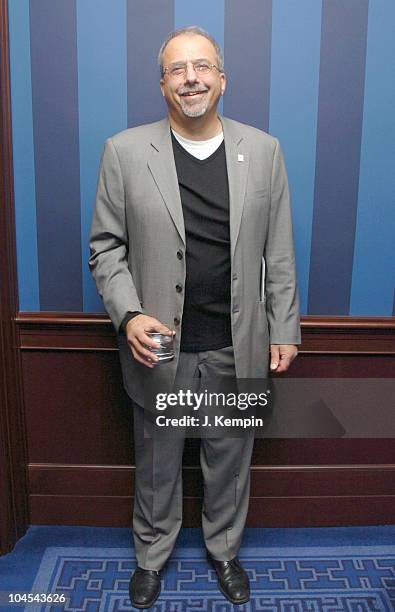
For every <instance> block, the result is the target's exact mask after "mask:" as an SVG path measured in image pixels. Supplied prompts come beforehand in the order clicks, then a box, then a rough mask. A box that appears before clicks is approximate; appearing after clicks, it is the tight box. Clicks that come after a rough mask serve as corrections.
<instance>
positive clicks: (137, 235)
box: [89, 117, 300, 404]
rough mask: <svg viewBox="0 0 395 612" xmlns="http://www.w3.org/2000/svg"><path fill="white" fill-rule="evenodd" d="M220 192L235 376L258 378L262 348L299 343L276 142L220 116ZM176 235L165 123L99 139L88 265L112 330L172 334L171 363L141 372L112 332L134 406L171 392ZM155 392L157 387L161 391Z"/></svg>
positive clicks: (178, 305) (176, 205) (179, 275)
mask: <svg viewBox="0 0 395 612" xmlns="http://www.w3.org/2000/svg"><path fill="white" fill-rule="evenodd" d="M221 122H222V126H223V132H224V140H225V151H226V162H227V169H228V180H229V193H230V237H231V266H232V287H231V317H232V337H233V347H234V353H235V365H236V373H237V376H238V377H239V378H260V377H264V376H266V374H267V368H268V353H269V344H270V343H272V344H299V343H300V323H299V304H298V292H297V287H296V275H295V259H294V249H293V237H292V225H291V212H290V201H289V191H288V181H287V175H286V170H285V166H284V160H283V155H282V152H281V149H280V145H279V143H278V140H277V139H276V138H273V137H271V136H269V135H268V134H266V133H265V132H262V131H260V130H257V129H255V128H253V127H251V126H247V125H244V124H242V123H239V122H236V121H233V120H231V119H226V118H224V117H221ZM179 249H181V250H182V251H183V252H184V253H185V228H184V220H183V213H182V205H181V199H180V192H179V187H178V182H177V174H176V168H175V162H174V156H173V149H172V142H171V136H170V126H169V122H168V119H167V118H166V119H163V120H161V121H158V122H156V123H152V124H149V125H142V126H139V127H136V128H131V129H128V130H124V131H123V132H120V133H119V134H116V135H115V136H113V137H112V138H109V139H108V140H107V141H106V143H105V146H104V151H103V155H102V159H101V164H100V172H99V180H98V187H97V197H96V207H95V211H94V215H93V221H92V226H91V233H90V253H91V255H90V258H89V267H90V270H91V273H92V275H93V278H94V279H95V282H96V285H97V289H98V292H99V294H100V295H101V297H102V299H103V303H104V306H105V309H106V310H107V312H108V314H109V316H110V318H111V321H112V323H113V325H114V327H115V329H116V331H117V332H119V331H120V324H121V322H122V319H123V318H124V316H125V314H126V312H127V311H129V310H130V311H136V310H141V311H142V312H143V313H145V314H148V315H150V316H153V317H156V318H157V319H159V320H160V321H161V322H163V323H165V324H167V325H168V326H170V327H173V328H174V329H176V331H177V335H176V339H175V359H174V360H173V361H171V362H168V363H166V364H161V365H160V366H157V367H156V368H154V369H149V368H147V367H146V366H143V365H141V364H139V363H137V362H136V361H135V360H134V358H133V355H132V353H131V351H130V349H129V346H128V344H127V341H126V337H125V336H124V335H123V334H118V346H119V350H120V359H121V365H122V373H123V381H124V385H125V388H126V391H127V392H128V394H129V395H130V396H131V397H132V398H133V399H134V400H135V401H136V402H138V403H140V404H143V385H144V384H145V383H148V384H151V383H152V382H155V383H158V384H161V385H166V386H169V387H170V386H171V385H172V384H173V381H174V377H175V373H176V369H177V363H178V356H179V346H180V329H181V326H178V327H175V326H174V318H178V319H180V320H181V319H182V313H183V299H184V296H183V293H182V292H181V293H178V292H177V291H176V288H175V287H176V285H177V284H181V285H183V286H184V285H185V274H186V269H185V257H183V258H182V259H178V258H177V251H178V250H179ZM161 390H162V389H161Z"/></svg>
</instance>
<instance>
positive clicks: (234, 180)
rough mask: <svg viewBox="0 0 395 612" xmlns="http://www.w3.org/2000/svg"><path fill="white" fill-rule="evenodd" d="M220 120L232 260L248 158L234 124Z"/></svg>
mask: <svg viewBox="0 0 395 612" xmlns="http://www.w3.org/2000/svg"><path fill="white" fill-rule="evenodd" d="M220 120H221V123H222V129H223V132H224V140H225V152H226V166H227V170H228V183H229V209H230V210H229V221H230V244H231V254H232V258H233V256H234V252H235V248H236V243H237V237H238V235H239V231H240V223H241V216H242V214H243V206H244V198H245V192H246V188H247V175H248V166H249V160H250V156H249V151H248V149H247V146H246V141H245V140H244V139H243V134H242V133H241V132H240V130H239V129H238V127H237V126H236V124H235V123H234V122H233V121H229V120H228V119H226V118H225V117H220Z"/></svg>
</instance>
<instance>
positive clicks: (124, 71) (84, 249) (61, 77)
mask: <svg viewBox="0 0 395 612" xmlns="http://www.w3.org/2000/svg"><path fill="white" fill-rule="evenodd" d="M9 18H10V61H11V103H12V130H13V131H12V133H13V155H14V160H13V161H14V181H15V184H14V188H15V214H16V239H17V266H18V285H19V301H20V310H21V311H40V310H42V311H45V310H51V311H71V312H78V311H84V312H103V307H102V303H101V300H100V298H99V296H98V295H97V291H96V287H95V285H94V283H93V280H92V278H91V276H90V274H89V271H88V266H87V259H88V255H89V251H88V243H87V242H88V235H89V228H90V223H91V217H92V211H93V206H94V196H95V190H96V181H97V171H98V165H99V159H100V154H101V149H102V145H103V142H104V140H105V139H106V138H107V137H108V136H110V135H111V134H113V133H115V132H118V131H120V130H122V129H125V128H126V127H128V126H134V125H138V124H140V123H144V122H149V121H154V120H156V119H159V118H160V117H162V116H163V114H164V113H165V112H166V107H165V105H164V101H163V98H162V96H161V95H160V91H159V86H158V80H159V74H158V69H157V66H156V56H157V52H158V48H159V46H160V44H161V42H162V40H163V38H164V37H165V36H166V34H167V33H168V32H169V31H171V30H172V29H174V28H178V27H181V26H184V25H191V24H197V25H200V26H202V27H203V28H205V29H207V30H208V31H210V32H211V33H212V34H213V35H214V36H215V37H216V39H217V40H218V42H219V43H220V44H221V45H222V46H223V47H224V51H225V67H226V73H227V79H228V86H227V91H226V94H225V96H224V99H223V100H221V104H220V112H223V113H224V114H225V115H226V116H229V117H232V118H234V119H237V120H239V121H243V122H245V123H249V124H251V125H254V126H256V127H258V128H260V129H263V130H265V131H268V132H269V133H271V134H273V135H274V136H277V137H278V138H279V139H280V142H281V144H282V147H283V150H284V154H285V158H286V162H287V167H288V174H289V181H290V186H291V192H292V201H293V219H294V236H295V248H296V258H297V270H298V279H299V289H300V297H301V307H302V312H303V314H328V315H330V314H333V315H368V316H369V315H371V316H378V315H380V316H391V315H393V314H394V313H395V297H394V296H395V293H394V270H395V261H394V247H393V245H394V236H395V147H394V145H393V143H394V142H395V113H394V111H393V108H394V101H395V79H394V74H395V38H394V36H393V26H394V24H395V3H394V1H393V0H379V1H378V0H347V2H345V1H344V0H244V2H240V0H215V1H214V2H212V1H210V2H209V0H201V2H199V3H196V2H195V1H193V0H117V1H116V2H113V1H111V0H40V1H39V2H37V0H30V1H29V0H9Z"/></svg>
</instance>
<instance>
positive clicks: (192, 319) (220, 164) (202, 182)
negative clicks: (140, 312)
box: [172, 134, 232, 352]
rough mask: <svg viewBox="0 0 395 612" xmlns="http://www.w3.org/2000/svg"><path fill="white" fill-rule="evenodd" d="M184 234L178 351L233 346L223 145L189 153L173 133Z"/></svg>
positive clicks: (226, 177) (226, 175)
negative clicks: (199, 153) (205, 154)
mask: <svg viewBox="0 0 395 612" xmlns="http://www.w3.org/2000/svg"><path fill="white" fill-rule="evenodd" d="M172 142H173V151H174V159H175V164H176V169H177V177H178V184H179V187H180V195H181V203H182V209H183V213H184V223H185V235H186V283H185V288H184V290H185V301H184V313H183V319H182V330H181V331H182V333H181V350H182V351H187V352H200V351H208V350H213V349H219V348H224V347H225V346H230V345H231V344H232V334H231V319H230V283H231V263H230V230H229V187H228V173H227V169H226V157H225V145H224V141H222V143H221V145H220V146H219V147H218V149H216V151H214V153H213V154H212V155H210V156H209V157H208V158H206V159H203V160H200V159H197V158H196V157H194V156H193V155H191V154H190V153H189V152H188V151H187V150H186V149H184V147H183V146H182V145H181V144H180V143H179V142H178V140H177V139H176V138H175V137H174V135H173V134H172Z"/></svg>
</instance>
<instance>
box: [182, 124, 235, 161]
mask: <svg viewBox="0 0 395 612" xmlns="http://www.w3.org/2000/svg"><path fill="white" fill-rule="evenodd" d="M171 131H172V132H173V134H174V136H175V138H176V139H177V140H178V142H179V143H180V145H181V146H182V147H184V149H186V150H187V151H188V153H190V154H191V155H193V156H194V157H197V158H198V159H206V158H207V157H210V155H212V154H213V153H214V151H216V150H217V149H218V147H219V146H220V144H221V142H222V141H223V139H224V134H223V132H221V133H220V134H218V135H217V136H214V137H213V138H209V139H208V140H189V138H184V136H181V135H180V134H177V132H175V131H174V130H173V129H172V130H171Z"/></svg>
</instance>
